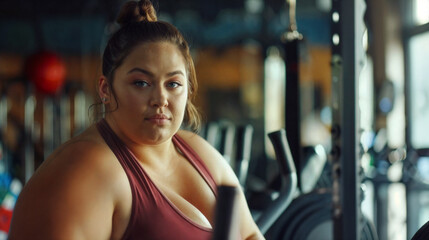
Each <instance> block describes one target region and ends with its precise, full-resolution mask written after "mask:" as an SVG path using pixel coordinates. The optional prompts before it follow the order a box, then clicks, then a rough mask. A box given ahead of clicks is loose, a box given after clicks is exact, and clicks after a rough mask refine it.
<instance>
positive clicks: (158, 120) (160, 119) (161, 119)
mask: <svg viewBox="0 0 429 240" xmlns="http://www.w3.org/2000/svg"><path fill="white" fill-rule="evenodd" d="M145 120H147V121H149V122H151V123H154V124H157V125H163V124H165V123H167V122H168V121H170V118H168V117H167V116H166V115H164V114H156V115H153V116H151V117H147V118H145Z"/></svg>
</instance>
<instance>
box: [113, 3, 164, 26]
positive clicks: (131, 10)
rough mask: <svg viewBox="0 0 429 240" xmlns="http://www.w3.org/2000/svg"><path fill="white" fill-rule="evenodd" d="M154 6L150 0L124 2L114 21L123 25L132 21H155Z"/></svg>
mask: <svg viewBox="0 0 429 240" xmlns="http://www.w3.org/2000/svg"><path fill="white" fill-rule="evenodd" d="M157 20H158V18H157V17H156V11H155V8H154V7H153V5H152V2H151V1H150V0H140V1H138V2H137V1H129V2H126V3H125V4H124V5H123V6H122V9H121V11H120V12H119V15H118V18H117V19H116V22H117V23H119V25H121V26H124V25H127V24H129V23H133V22H142V21H147V22H156V21H157Z"/></svg>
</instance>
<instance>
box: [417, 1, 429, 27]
mask: <svg viewBox="0 0 429 240" xmlns="http://www.w3.org/2000/svg"><path fill="white" fill-rule="evenodd" d="M414 21H415V23H416V24H419V25H420V24H425V23H428V22H429V0H414Z"/></svg>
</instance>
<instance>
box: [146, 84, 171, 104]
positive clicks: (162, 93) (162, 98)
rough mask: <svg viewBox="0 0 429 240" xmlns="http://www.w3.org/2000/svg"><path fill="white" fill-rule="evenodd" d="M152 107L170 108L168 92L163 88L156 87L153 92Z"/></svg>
mask: <svg viewBox="0 0 429 240" xmlns="http://www.w3.org/2000/svg"><path fill="white" fill-rule="evenodd" d="M150 104H151V106H153V107H166V106H168V97H167V90H166V89H164V88H163V87H161V86H157V87H155V89H154V90H153V92H152V97H151V103H150Z"/></svg>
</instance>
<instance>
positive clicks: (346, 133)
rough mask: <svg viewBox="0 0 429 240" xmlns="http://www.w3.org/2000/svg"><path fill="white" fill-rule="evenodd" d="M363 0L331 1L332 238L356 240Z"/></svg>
mask: <svg viewBox="0 0 429 240" xmlns="http://www.w3.org/2000/svg"><path fill="white" fill-rule="evenodd" d="M365 6H366V5H365V2H364V0H332V13H338V14H339V19H340V21H336V22H335V21H332V31H333V36H334V35H335V34H336V35H337V36H339V42H337V43H333V45H332V92H333V94H334V95H333V102H332V106H333V108H332V113H333V118H332V120H333V122H332V146H333V148H332V150H333V152H332V154H331V157H332V163H333V223H334V229H333V230H334V239H337V240H339V239H350V240H352V239H356V240H358V239H360V238H361V236H360V235H361V233H360V230H361V229H362V214H361V211H360V184H361V179H360V177H359V167H360V156H359V146H358V142H359V141H358V138H359V134H358V130H359V123H358V116H359V113H358V109H359V108H358V79H359V74H360V71H361V69H362V65H363V64H362V63H363V61H364V50H363V46H362V41H360V39H362V35H363V31H364V22H363V14H364V11H365Z"/></svg>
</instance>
